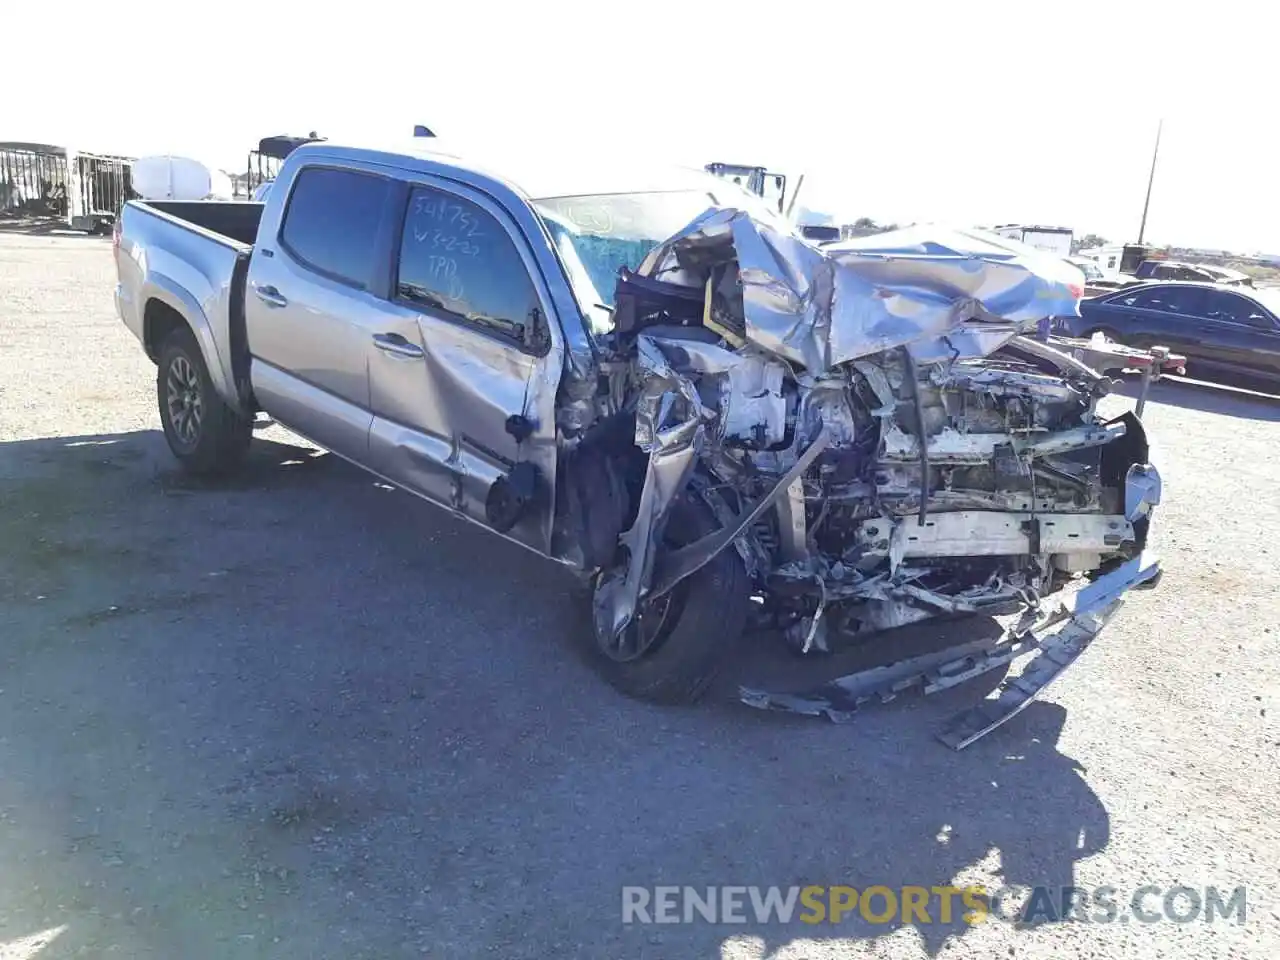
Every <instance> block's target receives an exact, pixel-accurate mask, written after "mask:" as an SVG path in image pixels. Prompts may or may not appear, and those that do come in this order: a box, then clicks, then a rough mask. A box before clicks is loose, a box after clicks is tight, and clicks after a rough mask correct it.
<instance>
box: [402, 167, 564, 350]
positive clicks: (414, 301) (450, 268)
mask: <svg viewBox="0 0 1280 960" xmlns="http://www.w3.org/2000/svg"><path fill="white" fill-rule="evenodd" d="M396 299H397V300H399V301H400V302H402V303H405V304H408V305H411V306H415V307H419V308H425V309H427V310H430V311H432V312H438V313H443V314H445V315H446V316H448V317H449V318H450V319H454V320H457V321H460V322H462V323H464V324H466V325H468V326H473V327H475V328H476V329H478V330H481V331H483V332H485V333H487V334H490V335H493V336H497V337H499V338H501V339H503V340H507V341H510V342H512V343H514V344H516V345H518V346H521V347H525V346H527V345H528V344H529V343H531V342H532V335H533V334H534V333H535V327H536V326H537V324H538V323H540V322H541V320H540V317H539V309H538V295H537V291H536V290H535V288H534V286H533V280H532V278H531V277H530V276H529V271H528V269H527V268H526V266H525V263H524V260H523V258H521V256H520V252H519V251H518V250H517V249H516V246H515V244H514V243H513V242H512V239H511V237H510V235H509V234H508V233H507V231H506V229H505V228H503V226H502V225H501V224H500V223H499V222H498V221H497V220H496V219H494V218H493V216H491V215H490V214H489V213H488V212H486V211H485V210H483V209H482V208H481V207H479V206H478V205H476V204H474V203H472V202H470V201H469V200H464V199H462V198H461V197H459V196H457V195H455V194H452V193H446V192H445V191H443V190H436V189H434V188H431V187H415V188H414V189H413V191H412V192H411V193H410V195H409V207H408V210H407V211H406V214H405V220H404V232H403V234H402V236H401V242H400V261H399V273H398V275H397V277H396Z"/></svg>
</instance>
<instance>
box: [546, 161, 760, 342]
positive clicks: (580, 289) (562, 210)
mask: <svg viewBox="0 0 1280 960" xmlns="http://www.w3.org/2000/svg"><path fill="white" fill-rule="evenodd" d="M532 203H533V208H534V209H535V210H536V211H537V212H538V214H539V215H540V216H541V217H542V220H543V222H544V223H546V225H547V230H548V231H549V232H550V233H551V239H552V240H553V241H554V242H555V245H556V249H557V250H558V251H559V253H560V258H561V260H563V261H564V264H565V268H566V270H567V271H568V273H569V280H570V282H571V283H572V285H573V291H574V295H575V296H576V297H577V299H578V303H579V305H580V306H581V308H582V312H583V314H584V316H586V317H587V318H588V320H589V321H590V323H591V325H592V328H593V329H596V330H607V329H608V328H609V326H610V324H611V319H610V313H609V308H611V307H612V306H613V292H614V285H615V284H616V282H617V277H618V271H619V269H621V268H622V267H626V268H627V269H629V270H635V269H636V268H637V267H639V266H640V263H641V261H643V260H644V258H645V257H646V256H647V255H648V253H649V251H651V250H652V249H653V248H654V247H656V246H657V245H658V244H660V243H662V242H663V241H664V240H666V239H668V238H669V237H671V236H672V235H673V234H675V233H676V232H678V231H679V230H681V229H683V228H684V227H686V226H688V224H689V223H690V222H691V221H692V220H693V219H694V218H695V217H697V216H699V215H700V214H702V213H704V212H706V210H708V209H709V208H711V207H713V206H716V205H718V204H723V205H725V206H733V207H737V208H739V209H746V210H748V211H750V213H751V214H752V216H755V217H758V218H764V217H769V216H770V213H769V211H768V210H767V209H766V207H765V204H764V203H763V201H761V200H759V198H757V197H753V196H751V195H749V194H747V193H745V192H744V191H742V190H740V189H738V188H736V187H733V186H732V185H728V184H726V185H725V187H724V188H723V189H721V188H720V187H719V185H718V184H716V185H711V186H709V188H708V189H707V190H697V189H694V190H675V191H670V192H662V193H611V194H599V195H594V196H581V197H552V198H550V199H545V200H534V201H533V202H532ZM773 216H775V217H776V214H774V215H773Z"/></svg>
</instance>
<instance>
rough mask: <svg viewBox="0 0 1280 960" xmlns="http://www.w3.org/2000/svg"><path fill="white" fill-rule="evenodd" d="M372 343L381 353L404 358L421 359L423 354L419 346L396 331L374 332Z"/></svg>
mask: <svg viewBox="0 0 1280 960" xmlns="http://www.w3.org/2000/svg"><path fill="white" fill-rule="evenodd" d="M373 345H374V346H375V347H377V348H378V349H379V350H381V351H382V352H383V353H389V354H391V355H392V356H393V357H404V358H405V359H406V360H421V359H422V358H423V357H424V356H425V354H424V353H423V352H422V348H421V347H420V346H418V345H417V344H413V343H410V342H409V341H408V340H406V339H405V338H404V337H402V336H400V334H398V333H375V334H374V335H373Z"/></svg>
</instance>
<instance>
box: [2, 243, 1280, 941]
mask: <svg viewBox="0 0 1280 960" xmlns="http://www.w3.org/2000/svg"><path fill="white" fill-rule="evenodd" d="M109 251H110V247H109V244H108V243H107V242H105V241H102V240H98V239H78V238H71V237H65V238H51V237H30V236H13V235H8V236H0V638H2V642H0V864H3V869H2V870H0V958H2V960H12V958H17V957H28V956H36V957H38V958H39V960H52V958H60V957H73V956H92V957H97V956H121V957H130V958H153V957H154V958H166V960H169V958H174V957H183V958H192V960H194V958H201V957H218V958H248V957H289V958H292V957H307V958H320V957H334V958H339V957H340V958H344V960H345V958H353V957H370V958H372V957H379V958H382V957H386V958H392V957H425V956H430V957H472V956H501V957H505V958H509V957H525V956H528V957H539V958H545V957H552V956H582V957H591V958H604V957H610V956H616V957H623V956H626V957H652V958H659V957H717V956H718V957H726V958H729V957H731V958H756V957H764V956H770V957H786V958H796V960H799V958H806V960H815V958H827V957H853V956H875V957H894V958H908V957H920V956H930V957H933V956H940V957H947V958H960V957H982V958H989V957H1003V956H1017V957H1038V958H1060V957H1075V956H1090V957H1151V958H1155V957H1184V956H1186V957H1191V956H1194V957H1197V958H1200V960H1207V958H1218V957H1222V958H1226V957H1236V958H1238V957H1250V958H1252V957H1257V958H1271V957H1276V956H1280V903H1278V901H1277V894H1276V893H1275V890H1274V888H1273V884H1274V881H1275V880H1276V878H1277V869H1276V864H1277V862H1280V856H1278V855H1280V819H1278V815H1280V801H1277V788H1278V787H1280V729H1278V728H1277V723H1276V717H1277V709H1278V708H1280V704H1278V703H1277V700H1278V699H1280V696H1278V691H1280V685H1278V678H1280V668H1278V666H1277V664H1278V662H1280V660H1278V658H1277V656H1276V644H1277V640H1278V639H1280V622H1278V621H1280V601H1277V597H1280V575H1278V574H1277V572H1276V561H1277V560H1278V559H1280V546H1277V543H1276V540H1275V536H1274V531H1275V530H1276V529H1278V528H1280V498H1278V497H1277V495H1276V493H1275V488H1273V487H1271V485H1270V482H1271V481H1272V480H1274V479H1275V477H1276V476H1277V473H1278V471H1277V466H1278V464H1277V457H1278V454H1277V450H1278V449H1280V402H1274V401H1268V400H1264V399H1258V398H1252V397H1248V396H1244V395H1240V394H1232V393H1229V392H1227V391H1223V390H1217V389H1211V388H1206V387H1203V386H1194V385H1188V384H1180V383H1179V384H1173V383H1169V384H1161V385H1159V388H1158V390H1157V391H1156V394H1155V398H1154V401H1153V402H1152V403H1151V405H1150V406H1149V408H1148V416H1147V419H1148V422H1149V429H1150V430H1151V432H1152V435H1153V438H1154V441H1155V444H1156V456H1157V457H1158V463H1159V465H1160V468H1161V470H1162V471H1163V473H1164V475H1165V478H1166V506H1164V507H1162V508H1161V513H1160V517H1159V529H1158V532H1157V545H1158V547H1159V548H1160V549H1161V551H1162V553H1163V554H1164V556H1165V559H1166V563H1167V570H1166V574H1165V577H1164V580H1163V582H1162V584H1161V585H1160V587H1159V588H1158V589H1157V590H1154V591H1150V592H1142V593H1138V594H1135V595H1133V596H1132V597H1131V599H1130V601H1129V603H1128V604H1127V606H1126V608H1125V610H1124V611H1123V612H1122V613H1121V614H1120V615H1119V617H1118V619H1117V621H1116V622H1115V624H1114V625H1113V626H1112V627H1111V628H1110V629H1109V630H1108V631H1107V632H1106V633H1104V635H1103V638H1102V640H1100V641H1099V643H1098V644H1097V645H1095V647H1094V648H1093V649H1092V650H1090V651H1089V652H1088V653H1087V654H1086V655H1085V657H1084V658H1083V659H1082V660H1081V661H1080V663H1078V664H1077V665H1076V666H1075V667H1074V668H1073V669H1072V670H1070V671H1069V672H1068V673H1067V674H1066V676H1065V677H1064V678H1063V679H1062V680H1061V681H1060V682H1059V683H1058V684H1057V685H1055V686H1054V687H1053V688H1052V689H1051V690H1050V691H1048V693H1047V695H1046V696H1045V698H1044V699H1043V700H1042V701H1041V702H1038V703H1036V704H1034V705H1033V706H1032V707H1031V708H1029V709H1028V710H1027V711H1026V712H1025V713H1024V714H1022V715H1021V716H1019V717H1018V718H1015V719H1014V720H1013V721H1011V722H1010V723H1009V724H1008V725H1007V726H1006V727H1005V728H1003V729H1002V730H1000V731H998V732H997V733H995V734H992V735H991V736H990V737H988V738H987V739H985V740H983V741H980V742H979V743H978V744H976V745H975V746H974V747H972V748H970V749H969V750H967V751H965V752H964V753H960V754H956V753H952V752H951V751H949V750H947V749H946V748H944V747H942V746H941V745H939V744H938V743H936V742H935V741H933V740H932V732H933V731H934V730H935V729H936V728H937V727H938V725H939V724H940V723H941V722H942V721H943V720H944V719H945V718H946V717H947V716H948V715H949V714H950V713H951V712H953V711H954V710H955V709H957V708H958V707H960V706H963V705H964V704H966V703H967V702H969V701H971V700H972V699H974V698H975V697H979V696H982V695H983V692H984V690H983V689H977V690H973V689H968V690H958V691H952V692H950V693H948V694H946V695H943V696H942V697H941V698H939V699H937V700H934V699H933V698H930V699H918V698H905V699H903V700H902V701H900V702H898V703H895V704H892V705H889V706H886V707H884V708H879V709H876V710H872V711H868V712H867V713H865V714H864V715H862V716H861V717H860V718H859V719H858V721H857V722H855V723H853V724H850V725H845V726H835V725H830V724H825V723H818V722H805V721H801V720H797V719H793V718H787V717H781V716H774V715H764V714H757V713H754V712H752V711H750V710H748V709H746V708H743V707H739V706H737V705H734V704H731V703H728V702H712V703H709V704H705V705H702V706H699V707H696V708H689V709H662V708H656V707H650V706H647V705H644V704H638V703H634V702H631V701H628V700H625V699H623V698H621V697H619V696H618V695H616V694H615V693H613V691H612V690H611V689H610V688H608V687H607V686H605V685H604V684H603V683H602V682H601V681H599V680H598V679H597V678H596V677H595V676H594V675H593V674H592V673H591V672H590V670H589V669H588V668H587V667H586V666H584V665H583V664H582V663H581V662H580V661H579V660H578V659H577V658H575V657H574V656H573V655H572V654H571V653H570V652H569V648H568V644H567V642H566V641H565V639H564V638H565V636H566V634H567V632H568V631H569V630H571V629H573V628H574V625H575V624H576V622H577V621H576V618H575V615H574V613H573V609H572V606H571V601H570V599H569V596H568V585H567V583H566V582H565V581H564V579H563V578H562V574H560V573H559V572H558V571H556V570H554V569H552V568H551V567H549V566H547V565H543V564H541V563H539V562H538V561H537V560H536V559H535V558H534V557H532V556H531V555H529V554H527V553H525V552H523V551H521V550H519V549H518V548H515V547H511V546H508V545H507V544H505V543H504V542H503V541H500V540H499V539H498V538H496V537H492V536H490V535H488V534H486V533H484V532H482V531H479V530H476V529H474V528H471V527H467V526H465V525H464V524H461V523H459V522H457V521H454V520H453V519H451V518H450V517H448V516H446V515H444V514H443V513H441V512H439V511H436V510H434V509H433V508H431V507H429V506H427V505H425V504H422V503H420V502H419V501H417V500H415V499H413V498H411V497H409V496H406V495H403V494H400V493H398V492H391V491H388V490H386V489H383V488H380V487H379V486H377V485H375V484H374V483H373V482H371V481H370V480H369V479H368V478H367V477H365V476H364V475H362V474H360V473H359V472H358V471H356V470H354V469H352V468H350V467H348V466H347V465H346V464H344V463H342V462H339V461H337V460H336V458H334V457H331V456H326V455H316V453H315V451H313V450H311V449H309V448H307V447H306V446H305V445H304V444H302V443H301V442H300V441H297V440H295V439H292V438H291V437H289V436H288V435H287V434H284V433H283V432H278V431H276V430H274V429H273V430H272V431H269V432H268V434H267V436H266V437H265V438H260V439H259V441H258V442H257V443H256V444H255V452H254V454H253V458H252V463H251V466H250V468H249V470H248V471H247V473H246V474H245V476H244V477H243V478H241V479H238V480H237V481H236V482H235V483H234V484H232V485H229V486H221V487H216V488H215V487H205V486H200V485H197V484H193V483H192V482H190V481H188V480H185V479H184V478H183V477H181V476H180V475H178V474H177V473H176V472H175V470H174V465H173V463H172V461H171V459H170V458H169V456H168V453H167V450H166V449H165V445H164V441H163V438H162V436H161V434H160V432H159V423H158V420H157V415H156V412H155V409H154V405H155V402H154V385H153V378H154V368H153V367H152V366H151V364H150V363H149V362H148V361H147V360H146V358H145V357H144V356H143V354H142V352H141V349H140V348H139V346H138V345H137V344H136V343H135V342H134V341H133V339H132V338H131V336H130V335H129V334H128V333H127V331H126V330H125V329H124V328H123V326H122V325H121V324H120V323H119V322H118V321H117V320H116V318H115V316H114V313H113V310H112V307H111V301H110V291H111V287H112V284H113V282H114V271H113V268H112V264H111V258H110V252H109ZM1109 402H1111V403H1112V404H1113V405H1114V406H1115V407H1116V408H1117V409H1118V408H1119V407H1120V406H1122V405H1123V404H1125V403H1129V402H1130V401H1127V400H1125V399H1123V398H1119V397H1117V398H1112V400H1111V401H1109ZM951 883H956V884H965V883H982V884H987V885H988V886H990V887H993V888H995V887H1000V886H1002V885H1004V884H1025V885H1035V884H1045V885H1055V886H1059V885H1070V884H1076V885H1080V886H1085V887H1093V886H1098V885H1109V886H1112V887H1115V888H1116V889H1117V891H1119V895H1118V896H1119V898H1120V900H1121V902H1122V903H1123V902H1125V901H1126V898H1127V897H1128V895H1129V893H1131V892H1132V891H1134V890H1135V889H1136V888H1139V887H1141V886H1143V885H1145V884H1154V885H1158V886H1160V887H1161V888H1168V887H1172V886H1176V885H1180V884H1185V885H1188V886H1191V887H1201V888H1202V887H1204V886H1205V885H1210V884H1212V885H1216V886H1218V887H1221V888H1226V889H1230V888H1234V887H1236V886H1239V885H1245V886H1247V888H1248V894H1247V898H1248V899H1247V904H1248V906H1247V915H1246V920H1245V922H1244V923H1243V924H1238V923H1236V922H1234V921H1230V922H1228V921H1224V920H1222V919H1221V918H1219V919H1218V920H1217V921H1215V922H1213V923H1205V922H1203V921H1197V922H1192V923H1184V924H1180V923H1173V922H1160V923H1153V924H1139V923H1136V922H1129V923H1121V922H1115V923H1110V924H1097V923H1084V922H1079V921H1061V922H1042V923H1038V924H1034V925H1029V926H1025V927H1020V926H1017V925H1015V924H1012V923H1009V922H1005V921H1003V920H1000V921H995V920H993V921H990V922H986V923H981V924H977V925H975V926H967V925H965V924H963V923H961V922H958V921H953V922H951V923H942V922H936V923H928V924H926V923H923V922H920V921H919V920H918V918H917V919H916V921H914V922H912V923H911V924H909V925H904V924H903V923H902V922H900V921H898V920H894V921H892V922H889V923H886V924H882V925H873V924H871V923H868V922H866V921H865V920H863V919H860V918H859V919H846V920H845V921H844V922H842V923H841V924H839V925H819V926H809V925H806V924H803V923H800V922H797V921H796V920H793V921H792V922H791V923H789V924H776V923H775V924H765V925H758V924H755V923H749V924H745V925H723V924H722V925H712V924H708V923H702V922H699V923H695V924H689V925H678V926H646V925H631V926H625V925H623V924H622V922H621V887H622V886H623V885H629V884H634V885H645V886H652V885H656V884H680V885H683V884H688V885H693V886H698V887H702V886H705V885H709V884H718V885H728V884H759V885H770V884H774V885H780V886H788V885H791V884H822V885H835V884H850V885H853V886H855V887H859V888H861V887H866V886H869V885H872V884H884V885H887V886H890V887H897V886H902V885H922V886H935V885H946V884H951ZM1158 904H1159V897H1158V896H1156V897H1155V898H1154V899H1153V900H1151V901H1150V902H1149V904H1148V905H1157V906H1158ZM934 919H935V920H936V919H937V918H936V917H935V918H934Z"/></svg>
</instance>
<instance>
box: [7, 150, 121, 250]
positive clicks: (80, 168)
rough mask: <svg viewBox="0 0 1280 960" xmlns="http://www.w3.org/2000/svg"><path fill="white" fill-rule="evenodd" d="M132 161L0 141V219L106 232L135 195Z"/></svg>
mask: <svg viewBox="0 0 1280 960" xmlns="http://www.w3.org/2000/svg"><path fill="white" fill-rule="evenodd" d="M132 163H133V161H132V159H131V158H129V157H119V156H113V155H111V154H98V153H88V152H85V151H81V150H73V149H71V148H68V147H59V146H54V145H52V144H46V143H25V142H7V143H0V216H4V217H6V218H31V219H35V220H57V221H61V222H63V223H65V224H66V226H68V227H69V228H71V229H72V230H83V231H85V232H87V233H110V232H111V227H112V225H113V224H114V223H115V220H116V217H117V216H118V215H119V213H120V208H121V207H123V206H124V205H125V202H126V201H128V200H130V199H132V198H133V196H134V193H133V182H132Z"/></svg>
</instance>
